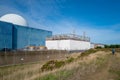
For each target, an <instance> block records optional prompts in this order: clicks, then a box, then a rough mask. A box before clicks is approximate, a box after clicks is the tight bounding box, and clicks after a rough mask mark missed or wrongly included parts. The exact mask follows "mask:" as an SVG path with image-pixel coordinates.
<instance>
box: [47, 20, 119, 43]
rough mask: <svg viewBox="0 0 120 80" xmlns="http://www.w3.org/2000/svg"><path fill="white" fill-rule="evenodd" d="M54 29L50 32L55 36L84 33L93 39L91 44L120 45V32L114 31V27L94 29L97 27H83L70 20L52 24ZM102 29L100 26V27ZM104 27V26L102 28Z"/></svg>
mask: <svg viewBox="0 0 120 80" xmlns="http://www.w3.org/2000/svg"><path fill="white" fill-rule="evenodd" d="M51 25H52V27H51V28H50V26H48V27H49V30H52V31H53V34H64V33H73V31H75V33H76V34H78V35H83V32H86V36H89V37H90V38H91V42H96V43H107V44H109V43H111V44H112V43H113V44H117V43H119V44H120V41H119V40H120V37H119V36H118V35H120V31H116V30H115V29H113V26H114V27H115V25H113V26H107V27H109V28H108V29H106V28H94V27H96V26H95V25H86V24H85V25H83V23H82V25H81V23H79V24H78V23H76V22H74V21H69V20H61V21H60V22H58V23H54V24H51ZM99 27H100V26H99ZM101 27H102V26H101Z"/></svg>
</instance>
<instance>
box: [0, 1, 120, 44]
mask: <svg viewBox="0 0 120 80" xmlns="http://www.w3.org/2000/svg"><path fill="white" fill-rule="evenodd" d="M7 13H15V14H19V15H21V16H23V17H24V18H25V19H26V20H27V21H28V24H29V26H30V27H34V28H39V29H45V30H50V31H53V34H64V33H73V31H75V33H76V34H79V35H82V34H83V32H86V35H87V36H90V37H91V41H92V42H96V43H105V44H120V0H0V16H2V15H4V14H7Z"/></svg>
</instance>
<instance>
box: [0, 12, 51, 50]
mask: <svg viewBox="0 0 120 80" xmlns="http://www.w3.org/2000/svg"><path fill="white" fill-rule="evenodd" d="M50 36H52V32H51V31H47V30H42V29H36V28H31V27H29V26H28V23H27V21H26V20H25V19H24V18H23V17H21V16H19V15H17V14H7V15H4V16H2V17H1V18H0V50H1V49H3V48H9V49H23V48H25V47H27V46H45V40H46V37H50Z"/></svg>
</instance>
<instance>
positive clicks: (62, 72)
mask: <svg viewBox="0 0 120 80" xmlns="http://www.w3.org/2000/svg"><path fill="white" fill-rule="evenodd" d="M118 50H119V49H118ZM54 61H56V60H53V62H54ZM58 62H62V63H64V64H61V63H60V64H61V65H62V66H61V65H59V68H58V67H56V66H55V64H54V63H52V67H53V69H51V70H49V68H47V69H46V70H45V71H42V67H43V65H45V64H47V63H48V62H47V63H46V62H36V63H30V64H21V65H16V66H7V67H0V80H120V52H119V51H117V52H116V54H115V55H112V54H111V51H110V50H106V49H100V50H89V51H88V52H85V53H84V55H83V54H81V53H74V54H70V55H69V56H67V57H66V59H62V60H61V59H59V60H58V61H56V63H58ZM49 66H51V64H50V65H49ZM57 66H58V65H57ZM45 68H46V67H45Z"/></svg>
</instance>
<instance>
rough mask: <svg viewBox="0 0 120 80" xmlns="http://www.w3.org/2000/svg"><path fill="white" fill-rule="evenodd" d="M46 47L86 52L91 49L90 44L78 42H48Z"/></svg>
mask: <svg viewBox="0 0 120 80" xmlns="http://www.w3.org/2000/svg"><path fill="white" fill-rule="evenodd" d="M46 47H47V48H48V49H56V50H86V49H90V42H86V41H77V40H47V41H46Z"/></svg>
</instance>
